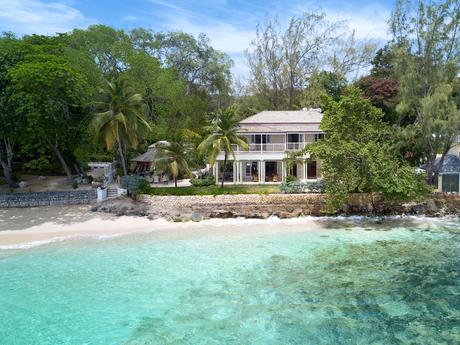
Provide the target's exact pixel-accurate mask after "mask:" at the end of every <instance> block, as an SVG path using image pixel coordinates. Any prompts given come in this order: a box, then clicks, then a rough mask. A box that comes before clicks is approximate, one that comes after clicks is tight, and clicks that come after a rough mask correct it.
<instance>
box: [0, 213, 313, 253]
mask: <svg viewBox="0 0 460 345" xmlns="http://www.w3.org/2000/svg"><path fill="white" fill-rule="evenodd" d="M280 222H282V223H289V224H293V225H294V224H299V223H302V224H305V225H306V224H309V225H310V226H311V228H318V227H321V225H319V224H318V223H317V222H316V221H315V220H314V218H297V219H290V220H281V219H278V218H272V219H268V220H260V219H251V220H249V219H242V218H240V219H209V220H204V221H201V222H199V223H194V222H186V223H171V222H168V221H166V220H165V219H156V220H149V219H148V218H145V217H134V216H121V217H119V216H116V215H113V214H107V213H102V212H92V211H91V210H90V207H88V206H63V207H38V208H24V209H19V208H13V209H0V250H2V249H21V248H31V247H36V246H39V245H44V244H48V243H53V242H60V241H65V240H72V239H82V238H95V239H102V238H110V237H117V236H122V235H130V234H139V233H148V232H153V231H163V230H168V232H177V231H178V232H180V233H183V231H188V230H192V229H194V230H200V229H209V228H214V229H216V230H218V231H219V233H224V232H226V231H235V225H241V224H242V223H244V224H253V225H259V226H254V227H253V230H254V232H260V231H263V232H276V231H278V230H277V227H276V226H273V227H272V226H269V225H276V224H279V223H280ZM256 228H257V229H256Z"/></svg>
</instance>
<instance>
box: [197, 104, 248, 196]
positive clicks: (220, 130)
mask: <svg viewBox="0 0 460 345" xmlns="http://www.w3.org/2000/svg"><path fill="white" fill-rule="evenodd" d="M239 128H240V123H239V120H238V118H237V117H236V115H235V111H234V109H233V108H229V109H226V110H224V111H219V112H218V113H217V114H216V117H215V119H214V120H213V123H212V125H211V126H210V128H209V132H210V133H211V134H209V135H208V136H207V137H206V138H205V139H204V140H203V141H202V142H201V144H200V145H198V151H200V152H201V153H207V154H208V156H209V163H210V164H211V165H214V164H215V162H216V158H217V155H218V154H219V152H221V151H224V166H223V168H222V183H221V188H224V177H225V172H226V165H227V159H228V157H229V156H233V160H235V152H234V150H233V148H232V145H239V146H240V147H241V148H242V149H243V150H248V148H249V145H248V143H247V142H246V138H245V137H243V136H242V135H239V134H238V130H239Z"/></svg>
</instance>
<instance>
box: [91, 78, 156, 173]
mask: <svg viewBox="0 0 460 345" xmlns="http://www.w3.org/2000/svg"><path fill="white" fill-rule="evenodd" d="M94 104H95V105H96V107H97V108H98V109H99V112H97V113H95V114H94V115H93V117H92V120H91V127H92V129H93V131H94V133H95V136H96V138H102V139H103V140H104V143H105V146H106V148H107V150H109V151H114V150H116V151H117V153H118V156H119V160H120V164H121V167H122V169H123V173H124V175H125V176H127V175H128V168H127V162H126V151H127V150H128V148H136V147H137V145H138V143H139V141H140V140H142V139H143V138H145V137H146V135H147V134H148V132H150V131H151V127H150V124H149V122H148V120H147V116H146V109H145V103H144V100H143V99H142V96H141V95H140V94H139V93H136V92H135V91H134V89H133V88H132V87H131V86H130V85H129V84H128V81H127V80H126V79H125V78H117V79H115V80H114V81H111V82H110V81H107V86H106V88H105V89H102V90H101V94H100V100H99V101H97V102H94Z"/></svg>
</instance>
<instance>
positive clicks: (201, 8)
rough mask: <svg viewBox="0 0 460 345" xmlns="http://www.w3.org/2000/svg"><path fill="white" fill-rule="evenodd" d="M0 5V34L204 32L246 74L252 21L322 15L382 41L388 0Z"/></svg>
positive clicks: (25, 1) (38, 0) (2, 0)
mask: <svg viewBox="0 0 460 345" xmlns="http://www.w3.org/2000/svg"><path fill="white" fill-rule="evenodd" d="M318 3H319V2H318V1H310V0H308V1H300V0H290V1H281V0H280V1H276V0H254V1H243V0H233V1H232V0H169V1H168V0H80V1H78V0H0V31H13V32H15V33H17V34H30V33H38V34H53V33H55V32H65V31H69V30H72V29H73V28H85V27H87V26H88V25H90V24H96V23H100V24H105V25H110V26H114V27H117V28H124V29H130V28H134V27H140V26H141V27H145V28H151V29H153V30H182V31H186V32H189V33H192V34H195V35H196V34H198V33H205V34H207V35H208V37H209V38H210V40H211V44H212V45H213V46H214V47H215V48H217V49H219V50H222V51H224V52H226V53H228V54H229V55H230V56H231V57H232V58H233V60H234V61H235V67H234V70H233V71H234V73H235V74H236V75H237V76H240V77H244V76H245V74H246V73H247V67H246V66H245V58H244V54H243V52H244V50H245V49H246V48H247V47H248V46H249V43H250V41H251V40H252V39H253V38H254V36H255V27H256V25H257V22H261V21H263V20H264V19H265V18H267V17H269V16H274V15H277V16H278V17H279V19H280V21H283V20H285V19H287V18H289V17H290V16H292V15H296V14H300V13H302V12H304V11H306V10H319V9H321V10H323V11H325V12H326V13H327V15H328V18H329V20H339V19H341V20H347V21H348V26H349V27H350V28H351V29H355V30H356V35H357V37H358V38H371V39H375V40H377V41H380V42H383V41H385V40H386V39H387V38H388V32H387V24H386V20H387V19H388V18H389V16H390V12H391V10H392V8H393V6H394V0H391V1H390V0H383V1H367V2H363V1H359V0H348V1H346V2H344V1H341V0H324V1H322V2H321V3H320V5H318Z"/></svg>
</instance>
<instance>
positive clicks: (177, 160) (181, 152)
mask: <svg viewBox="0 0 460 345" xmlns="http://www.w3.org/2000/svg"><path fill="white" fill-rule="evenodd" d="M155 148H156V149H157V154H156V158H155V161H154V163H155V168H156V169H158V170H160V171H164V172H168V173H170V174H171V176H172V178H173V179H174V186H175V187H176V188H177V177H178V176H179V175H180V174H189V173H190V169H189V167H188V163H187V151H188V146H187V145H186V144H185V143H184V142H183V140H182V139H180V138H178V137H177V136H175V138H174V139H173V140H172V141H159V142H157V143H156V144H155Z"/></svg>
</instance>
